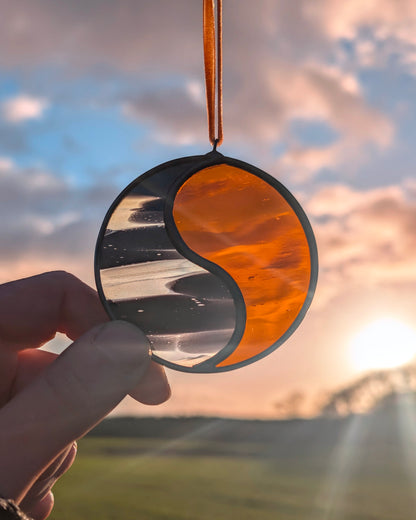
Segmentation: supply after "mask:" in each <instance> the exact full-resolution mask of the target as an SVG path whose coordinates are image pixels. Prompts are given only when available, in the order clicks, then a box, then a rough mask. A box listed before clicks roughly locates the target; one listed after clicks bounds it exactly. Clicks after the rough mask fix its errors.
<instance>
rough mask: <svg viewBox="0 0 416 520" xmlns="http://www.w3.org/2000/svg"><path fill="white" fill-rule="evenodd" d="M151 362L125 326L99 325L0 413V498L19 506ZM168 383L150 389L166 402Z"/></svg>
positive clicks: (140, 339) (142, 341)
mask: <svg viewBox="0 0 416 520" xmlns="http://www.w3.org/2000/svg"><path fill="white" fill-rule="evenodd" d="M149 363H150V355H149V344H148V341H147V339H146V337H145V335H144V334H143V333H142V332H141V331H140V330H139V329H137V328H136V327H135V326H133V325H131V324H129V323H126V322H121V321H119V322H117V321H115V322H110V323H106V324H104V325H100V326H98V327H95V328H94V329H91V330H90V331H89V332H87V333H86V334H84V335H83V336H82V337H81V338H79V339H78V340H77V341H75V342H74V343H73V344H72V345H71V346H70V347H69V348H68V349H67V350H66V351H65V352H64V353H63V354H61V355H60V356H59V357H58V358H57V360H56V361H55V362H54V363H52V364H51V365H50V366H49V367H47V368H46V369H45V370H44V371H43V372H42V373H41V375H40V376H39V377H38V378H36V379H35V380H34V381H33V382H32V383H30V384H29V385H28V386H26V387H25V388H24V389H23V390H22V391H21V392H20V393H18V394H17V395H16V396H15V397H14V398H13V399H12V400H11V401H9V402H8V403H7V404H6V406H4V407H3V408H2V409H1V410H0V460H1V461H2V467H3V468H8V470H7V472H3V475H4V473H7V475H4V476H3V477H2V476H0V495H2V496H6V497H9V498H14V499H15V500H17V501H19V500H20V499H21V498H22V497H23V496H24V494H25V493H26V491H27V490H28V489H29V487H30V485H31V484H32V483H33V481H34V480H35V479H36V478H37V477H38V476H39V474H40V473H41V472H42V470H43V468H44V467H46V466H47V465H48V464H49V463H50V462H51V461H52V460H53V459H54V458H55V457H56V456H57V455H58V454H59V453H61V452H62V450H63V449H64V448H65V447H66V446H68V445H69V444H70V443H71V442H73V441H74V440H75V439H78V438H79V437H81V436H82V435H84V434H85V433H86V432H87V431H88V430H90V429H91V428H92V427H93V426H94V425H95V424H96V423H97V422H99V421H100V420H101V419H102V418H103V417H104V416H105V415H107V414H108V413H109V412H110V411H111V410H112V409H113V408H114V407H115V406H116V405H117V404H118V403H119V402H120V401H121V400H122V399H123V397H124V396H125V395H126V394H128V392H129V391H130V390H132V389H133V388H134V387H135V386H136V385H137V383H138V382H139V381H140V380H141V379H142V378H143V376H144V374H145V373H146V371H147V368H148V366H149ZM156 374H157V376H158V377H160V373H156ZM145 379H147V378H145ZM166 384H167V383H166V380H165V379H163V381H161V384H160V385H157V384H156V385H153V387H154V388H155V389H157V390H156V391H159V392H161V393H163V394H164V396H165V399H166V398H167V396H168V395H169V392H168V390H166V388H165V386H166ZM162 397H163V396H162ZM162 400H164V399H163V398H162V399H161V401H162Z"/></svg>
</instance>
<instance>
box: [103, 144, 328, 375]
mask: <svg viewBox="0 0 416 520" xmlns="http://www.w3.org/2000/svg"><path fill="white" fill-rule="evenodd" d="M317 273H318V261H317V250H316V243H315V239H314V235H313V232H312V228H311V226H310V224H309V221H308V219H307V217H306V215H305V213H304V211H303V210H302V208H301V206H300V205H299V203H298V202H297V201H296V199H295V198H294V197H293V195H292V194H291V193H290V192H289V191H288V190H287V189H286V188H285V187H284V186H283V185H282V184H281V183H280V182H278V181H277V180H276V179H275V178H273V177H272V176H270V175H268V174H267V173H265V172H263V171H262V170H260V169H258V168H256V167H254V166H252V165H249V164H247V163H245V162H242V161H239V160H237V159H232V158H229V157H225V156H224V155H222V154H221V153H219V152H218V151H216V150H215V149H214V150H213V151H212V152H210V153H208V154H207V155H203V156H194V157H185V158H181V159H176V160H174V161H171V162H167V163H165V164H162V165H160V166H157V167H155V168H153V169H152V170H150V171H148V172H147V173H144V174H143V175H141V176H139V177H138V178H137V179H136V180H135V181H133V182H132V183H131V184H130V185H129V186H128V187H127V188H126V189H125V190H124V191H123V192H122V193H121V194H120V195H119V196H118V197H117V199H116V200H115V201H114V203H113V204H112V206H111V207H110V209H109V211H108V213H107V215H106V217H105V219H104V222H103V224H102V227H101V230H100V234H99V237H98V241H97V246H96V255H95V276H96V283H97V288H98V292H99V295H100V298H101V300H102V302H103V304H104V307H105V309H106V310H107V312H108V314H109V316H110V317H111V318H113V319H123V320H127V321H130V322H132V323H134V324H136V325H137V326H139V327H140V328H141V329H142V330H143V331H144V332H145V334H146V335H147V337H148V339H149V341H150V344H151V348H152V356H153V358H154V360H156V361H158V362H159V363H162V364H164V365H166V366H168V367H170V368H174V369H177V370H182V371H187V372H221V371H226V370H232V369H235V368H238V367H241V366H244V365H247V364H249V363H252V362H253V361H256V360H257V359H260V358H262V357H263V356H265V355H267V354H269V353H270V352H272V351H273V350H274V349H276V348H277V347H278V346H279V345H281V344H282V343H283V342H284V341H285V340H286V339H287V338H288V337H289V336H290V335H291V334H292V333H293V332H294V331H295V329H296V328H297V327H298V325H299V324H300V322H301V321H302V319H303V317H304V316H305V313H306V311H307V309H308V307H309V305H310V303H311V300H312V297H313V294H314V291H315V287H316V281H317Z"/></svg>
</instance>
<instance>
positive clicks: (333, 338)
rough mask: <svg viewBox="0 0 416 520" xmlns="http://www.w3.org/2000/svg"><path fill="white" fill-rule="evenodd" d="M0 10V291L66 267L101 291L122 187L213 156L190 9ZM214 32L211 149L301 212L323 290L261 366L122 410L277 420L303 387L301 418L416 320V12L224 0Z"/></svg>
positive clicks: (27, 0)
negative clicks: (358, 359)
mask: <svg viewBox="0 0 416 520" xmlns="http://www.w3.org/2000/svg"><path fill="white" fill-rule="evenodd" d="M0 12H1V20H0V218H1V222H2V226H1V227H0V244H1V248H0V282H6V281H10V280H13V279H17V278H21V277H24V276H30V275H33V274H37V273H40V272H44V271H48V270H53V269H64V270H67V271H70V272H72V273H74V274H75V275H77V276H78V277H80V278H81V279H82V280H84V281H85V282H87V283H89V284H91V285H93V284H94V276H93V251H94V247H95V241H96V237H97V234H98V231H99V228H100V225H101V222H102V219H103V218H104V215H105V213H106V211H107V208H108V206H109V205H110V204H111V202H112V201H113V200H114V198H115V197H116V196H117V195H118V193H119V192H120V191H121V190H122V189H123V188H124V187H125V186H126V185H127V184H128V183H129V182H131V181H132V180H133V179H134V178H136V177H137V176H138V175H140V174H141V173H143V172H145V171H147V170H148V169H150V168H151V167H153V166H156V165H157V164H160V163H163V162H165V161H167V160H170V159H174V158H178V157H181V156H187V155H197V154H201V153H205V152H208V151H209V150H210V149H211V146H210V144H209V142H208V131H207V122H206V109H205V97H204V96H205V93H204V83H203V74H204V73H203V54H202V53H203V49H202V30H201V24H202V2H197V1H195V0H177V1H175V2H172V1H171V0H152V1H151V2H150V1H145V0H135V1H133V0H117V1H110V0H101V1H97V0H83V1H82V2H81V1H80V0H72V1H71V2H56V1H54V0H21V1H19V2H9V1H7V0H0ZM223 23H224V38H223V48H224V136H225V137H224V143H223V145H222V147H221V149H220V151H221V152H222V153H223V154H225V155H227V156H230V157H236V158H239V159H242V160H245V161H247V162H249V163H252V164H254V165H256V166H258V167H259V168H261V169H263V170H265V171H267V172H268V173H270V174H271V175H273V176H274V177H276V178H277V179H278V180H279V181H280V182H282V183H283V184H284V185H285V186H286V187H287V188H288V189H289V190H290V191H291V192H292V193H293V194H294V195H295V196H296V197H297V198H298V200H299V201H300V202H301V204H302V206H303V207H304V209H305V211H306V213H307V214H308V216H309V219H310V221H311V224H312V226H313V228H314V232H315V235H316V240H317V244H318V251H319V262H320V272H319V281H318V287H317V291H316V296H315V299H314V301H313V303H312V306H311V309H310V311H309V312H308V314H307V316H306V318H305V319H304V321H303V322H302V324H301V326H300V327H299V329H298V330H297V331H296V332H295V334H294V335H293V336H292V337H291V338H290V339H289V340H288V341H287V342H286V343H285V344H284V345H283V346H282V347H280V348H279V349H278V350H277V351H275V352H274V353H273V354H271V355H270V356H268V357H266V358H264V359H263V360H260V361H258V362H257V363H255V364H252V365H250V366H248V367H245V368H242V369H239V370H236V371H232V372H226V373H222V374H215V375H214V374H208V375H199V374H183V373H179V372H174V371H171V370H169V371H168V376H169V379H170V381H171V386H172V391H173V397H172V399H171V400H170V402H168V403H166V404H165V405H162V406H161V407H158V408H157V409H151V408H146V407H143V406H139V405H136V404H133V403H132V402H131V401H130V400H126V401H124V402H123V403H122V405H121V406H120V408H119V410H118V412H119V413H137V414H142V415H147V414H151V413H152V414H195V413H204V414H220V415H230V416H239V417H240V416H241V417H242V416H255V417H274V416H276V413H277V410H278V408H279V406H278V403H279V402H281V401H282V399H283V400H284V399H285V398H286V397H290V396H291V395H298V394H299V393H302V394H303V395H304V396H306V400H307V402H308V404H307V406H310V407H313V406H314V404H313V403H318V402H320V400H322V399H324V396H325V395H326V393H327V392H330V391H332V390H333V389H336V388H339V387H340V386H342V385H345V384H347V383H348V382H349V381H351V380H353V379H354V378H357V377H359V376H360V375H362V373H363V372H362V370H363V368H362V367H360V365H359V364H357V363H354V360H353V357H352V355H351V351H352V345H353V344H354V338H357V337H358V336H359V335H360V334H361V332H362V331H363V330H364V329H365V328H366V327H368V326H369V324H371V323H373V322H380V320H381V321H382V320H383V319H384V320H386V319H387V320H396V322H399V323H400V324H401V326H405V327H408V328H410V329H412V330H414V327H416V320H415V308H416V232H415V231H416V174H415V166H414V163H415V159H416V152H415V144H414V140H415V136H416V96H415V93H416V3H415V2H414V0H377V1H374V0H359V1H358V0H349V1H348V2H340V1H338V0H315V1H314V2H310V1H307V0H299V1H297V2H287V1H286V0H257V1H256V2H252V1H248V0H224V21H223ZM380 330H383V329H380ZM384 336H385V335H384ZM393 336H394V334H393ZM398 337H400V336H397V334H396V338H393V340H390V339H389V341H390V348H391V349H393V350H394V349H397V348H399V345H398V343H400V341H398ZM61 343H62V340H61V339H60V338H59V339H58V340H56V342H55V346H57V345H58V346H59V345H60V344H61ZM370 368H371V367H370ZM294 393H295V394H294ZM305 406H306V404H305Z"/></svg>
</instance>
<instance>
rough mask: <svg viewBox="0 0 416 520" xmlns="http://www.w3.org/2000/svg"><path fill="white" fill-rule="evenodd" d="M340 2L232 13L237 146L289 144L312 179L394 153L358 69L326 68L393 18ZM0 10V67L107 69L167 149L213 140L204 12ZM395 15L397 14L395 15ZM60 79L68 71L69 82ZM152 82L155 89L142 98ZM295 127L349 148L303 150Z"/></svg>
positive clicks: (227, 41) (229, 97)
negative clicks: (355, 40) (366, 153)
mask: <svg viewBox="0 0 416 520" xmlns="http://www.w3.org/2000/svg"><path fill="white" fill-rule="evenodd" d="M387 3H388V2H387ZM338 4H339V3H338V2H334V1H333V0H332V1H329V0H317V1H316V2H314V3H313V5H312V6H311V3H310V2H306V1H305V0H301V1H299V2H292V3H288V2H286V1H283V0H279V1H277V2H276V1H272V0H260V1H259V2H256V3H253V2H248V1H241V0H238V1H237V0H234V1H230V2H227V3H226V4H225V6H224V98H225V103H224V107H225V113H224V122H225V132H226V139H227V141H228V142H230V143H237V144H242V143H243V144H247V143H252V144H253V145H254V146H257V147H258V146H259V145H260V144H261V145H263V146H265V148H266V149H267V150H268V153H269V154H271V151H270V150H271V147H272V146H273V144H274V143H275V142H277V141H279V140H280V141H283V142H285V143H287V145H288V146H287V148H288V152H287V155H286V156H285V157H284V160H283V162H282V165H283V167H284V168H289V169H290V168H291V167H292V166H293V167H294V168H298V167H299V166H300V167H301V168H303V169H305V170H307V171H308V172H313V171H316V170H317V169H318V170H319V168H320V167H322V166H331V165H336V164H342V163H343V161H344V157H345V156H348V155H349V150H350V149H351V148H354V152H355V155H356V156H360V155H361V154H362V153H363V149H364V148H365V147H366V146H367V145H368V144H374V145H375V146H377V147H380V148H385V147H387V146H389V145H390V144H391V142H392V139H393V133H394V129H393V125H392V123H391V122H390V121H389V119H388V118H387V117H386V116H385V115H384V114H382V113H381V112H380V111H378V110H377V109H375V108H373V107H371V106H369V104H368V101H367V100H366V98H365V95H364V93H363V92H362V91H361V89H360V84H359V80H358V76H357V75H356V74H354V72H353V70H350V71H349V72H348V73H347V72H346V71H343V70H342V68H341V67H342V66H343V65H342V64H337V62H336V60H331V61H333V66H332V68H331V69H330V68H328V66H327V65H326V64H327V63H328V61H329V58H330V57H331V56H330V55H331V53H332V54H333V53H334V52H335V51H334V49H336V48H337V39H339V38H344V37H345V36H346V35H347V34H356V33H357V31H358V29H359V27H361V26H362V25H364V24H367V25H368V24H370V26H371V24H373V25H374V27H376V28H378V30H380V27H379V25H380V23H381V22H383V23H384V24H388V23H389V18H388V16H387V15H385V16H384V15H383V16H384V17H382V16H381V15H380V14H379V13H378V8H376V7H375V6H374V5H373V3H369V4H368V5H366V6H365V8H364V9H363V8H362V7H360V6H361V4H360V5H359V3H358V2H357V1H355V0H354V1H353V2H351V3H350V2H346V3H345V4H347V5H350V4H351V6H350V7H346V5H344V4H343V5H342V6H339V5H338ZM404 4H405V5H406V6H407V10H406V12H407V13H408V15H409V20H410V22H411V20H413V18H412V16H413V14H412V13H413V9H412V8H411V7H410V3H409V2H404ZM0 8H1V10H2V13H3V16H4V17H5V19H7V20H8V24H7V27H5V28H4V30H3V31H2V32H1V34H0V46H1V48H5V49H8V52H7V53H3V55H2V56H1V57H0V66H1V65H2V66H3V67H13V68H16V67H22V68H23V67H24V68H28V69H36V67H39V66H48V67H49V70H51V69H53V67H55V68H57V70H59V71H62V70H64V71H65V72H64V73H65V74H66V75H68V76H71V75H73V74H81V75H89V76H95V77H96V78H102V77H106V76H105V73H106V72H105V71H107V73H109V74H110V75H111V76H112V77H113V78H114V77H118V78H119V79H120V81H121V83H122V84H123V86H121V87H120V90H119V92H118V93H117V94H116V95H114V96H113V98H111V99H108V100H107V102H108V103H112V104H115V103H118V104H119V105H120V106H122V107H123V111H124V113H125V114H126V115H127V116H128V117H134V118H136V119H137V120H139V121H141V122H146V124H147V125H149V126H150V128H151V130H152V133H153V136H154V138H155V139H156V140H158V141H162V142H169V143H171V144H179V145H188V144H193V143H196V142H207V137H206V133H207V132H206V115H205V108H204V100H203V95H201V93H202V94H203V88H202V78H203V66H202V42H201V6H200V4H199V3H197V2H194V1H192V0H179V1H178V2H175V3H172V2H165V1H162V0H154V1H153V2H145V1H139V2H134V3H132V2H128V1H127V0H120V1H119V2H113V3H106V4H105V5H102V4H99V3H97V2H96V1H95V0H86V1H85V2H82V3H81V2H79V1H76V2H54V1H53V0H23V2H22V3H19V8H17V6H16V4H14V3H10V2H7V1H6V0H0ZM327 11H330V12H331V17H328V16H327V14H326V13H327ZM391 11H392V9H391V8H390V9H387V6H386V12H388V13H390V12H391ZM46 13H47V14H46ZM363 13H364V14H363ZM344 18H345V20H344ZM390 21H391V24H393V25H392V27H391V31H392V32H394V27H396V28H397V27H398V25H397V24H399V22H400V16H398V15H396V14H394V13H392V14H391V20H390ZM415 23H416V22H415ZM393 26H394V27H393ZM386 37H387V36H386ZM52 41H53V42H54V44H53V45H51V42H52ZM361 52H364V51H363V49H361ZM63 64H65V65H63ZM61 77H62V72H60V77H59V78H57V79H58V82H59V81H61ZM149 78H152V82H151V83H152V85H151V87H150V88H143V85H144V84H146V81H147V80H149ZM101 83H102V82H101ZM110 97H111V96H110ZM296 118H304V119H319V120H322V121H324V122H326V123H327V124H328V125H329V126H330V127H332V128H334V129H335V130H336V131H337V132H339V138H338V142H337V143H335V144H334V146H332V147H331V148H329V149H322V150H320V149H312V150H309V149H302V147H300V146H299V144H298V143H293V142H292V141H291V140H290V138H289V134H290V132H289V126H290V122H291V121H292V120H293V119H296Z"/></svg>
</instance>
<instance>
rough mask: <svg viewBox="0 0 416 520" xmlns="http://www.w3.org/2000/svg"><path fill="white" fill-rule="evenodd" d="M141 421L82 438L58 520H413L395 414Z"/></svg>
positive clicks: (414, 474)
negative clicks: (310, 418) (268, 420)
mask: <svg viewBox="0 0 416 520" xmlns="http://www.w3.org/2000/svg"><path fill="white" fill-rule="evenodd" d="M169 424H170V423H169ZM178 425H179V426H178ZM137 427H138V429H139V431H144V432H145V436H143V435H141V436H137V435H136V436H133V435H132V432H130V433H129V434H128V435H129V436H126V435H127V434H126V431H125V430H126V425H125V424H123V423H122V422H121V423H119V424H117V428H116V431H118V430H119V431H120V435H118V436H114V435H113V436H108V431H107V432H106V428H105V427H104V430H101V431H98V433H96V435H99V436H88V437H87V438H85V439H83V440H82V441H81V442H80V443H79V456H78V460H77V462H76V463H75V465H74V467H73V469H72V470H71V472H70V473H68V474H67V475H66V476H65V477H64V478H63V479H62V480H61V482H59V483H58V484H57V485H56V486H55V488H54V492H55V498H56V506H55V510H54V513H53V515H52V518H53V519H54V520H73V519H77V520H87V519H88V520H91V519H99V520H110V519H112V520H124V519H125V520H150V519H151V520H162V519H163V520H167V519H169V520H185V519H186V520H191V519H192V520H208V519H209V520H212V519H213V518H214V519H216V520H230V519H236V520H254V519H256V520H257V519H260V520H272V519H273V520H292V519H293V520H335V519H337V520H341V519H342V520H412V519H413V518H416V513H415V512H414V511H415V508H416V500H415V497H416V494H415V492H416V487H415V484H416V457H415V455H414V453H415V452H416V444H415V439H413V438H412V436H411V435H410V434H409V432H407V433H404V432H403V430H402V426H400V419H399V418H398V417H392V416H383V417H376V416H374V417H364V418H362V417H354V418H351V419H348V420H343V421H324V420H320V421H290V422H277V421H276V422H273V423H261V422H244V421H241V422H238V421H234V422H227V421H218V420H214V419H212V420H209V419H206V420H202V422H200V423H198V424H194V423H192V422H188V423H187V425H185V427H184V426H183V425H182V423H180V420H178V423H177V424H174V423H173V422H172V424H171V426H170V427H169V428H167V425H166V424H165V423H163V422H162V423H160V424H157V421H156V426H152V427H149V425H148V424H147V426H146V424H144V423H143V427H142V430H141V429H140V422H137ZM152 428H153V434H152ZM175 428H176V430H175ZM409 428H411V427H409ZM107 429H108V428H107ZM109 431H110V432H113V433H114V428H113V427H110V429H109ZM410 433H412V432H410ZM406 435H407V437H406Z"/></svg>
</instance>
